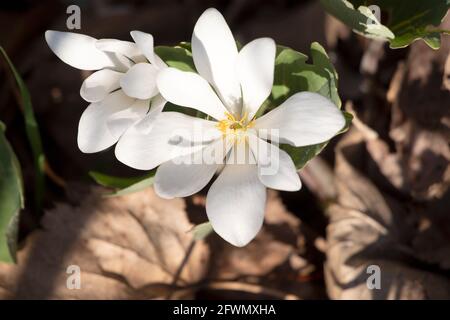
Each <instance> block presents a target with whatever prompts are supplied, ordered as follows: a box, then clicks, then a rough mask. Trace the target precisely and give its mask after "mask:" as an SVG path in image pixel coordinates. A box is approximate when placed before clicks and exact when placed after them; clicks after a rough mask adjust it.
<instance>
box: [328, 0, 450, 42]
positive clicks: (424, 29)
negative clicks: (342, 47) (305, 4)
mask: <svg viewBox="0 0 450 320" xmlns="http://www.w3.org/2000/svg"><path fill="white" fill-rule="evenodd" d="M321 3H322V5H323V6H324V8H325V9H326V10H327V11H328V12H329V13H330V14H332V15H334V16H335V17H337V18H338V19H340V20H341V21H342V22H344V23H345V24H346V25H348V26H349V27H351V28H352V29H353V30H354V31H356V32H359V33H361V34H363V35H365V36H368V37H376V38H381V39H385V40H388V41H389V42H390V46H391V48H394V49H395V48H403V47H406V46H408V45H410V44H411V43H412V42H414V41H415V40H417V39H423V40H424V41H425V42H426V43H427V44H428V45H429V46H430V47H431V48H433V49H438V48H439V47H440V44H441V40H440V37H441V34H442V33H448V30H438V29H436V27H437V26H438V25H439V24H440V23H441V22H442V20H443V18H444V17H445V15H446V13H447V10H448V9H449V8H450V0H350V1H346V0H321ZM371 5H376V6H378V7H379V8H380V9H381V18H382V21H386V22H385V24H386V25H385V26H383V25H381V24H380V23H379V22H378V21H377V20H376V19H374V16H373V14H372V12H371V10H370V9H369V8H368V7H369V6H371ZM354 8H358V10H355V9H354ZM368 18H369V20H368ZM364 19H365V20H364ZM386 29H387V30H390V33H391V34H392V35H391V36H389V33H387V32H386ZM380 31H381V32H380Z"/></svg>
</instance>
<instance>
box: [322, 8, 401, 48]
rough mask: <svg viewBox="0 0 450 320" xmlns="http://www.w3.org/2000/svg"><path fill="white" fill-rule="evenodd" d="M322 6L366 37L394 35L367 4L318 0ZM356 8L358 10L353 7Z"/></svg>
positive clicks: (380, 37)
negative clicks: (357, 4) (356, 4)
mask: <svg viewBox="0 0 450 320" xmlns="http://www.w3.org/2000/svg"><path fill="white" fill-rule="evenodd" d="M320 2H321V3H322V6H323V7H324V8H325V10H326V11H327V12H328V13H330V14H331V15H333V16H335V17H336V18H338V19H339V20H341V21H342V22H343V23H345V24H346V25H347V26H349V27H350V28H352V29H353V31H355V32H357V33H360V34H362V35H364V36H366V37H368V38H376V39H383V40H388V39H393V38H394V37H395V35H394V34H393V33H392V31H391V30H390V29H389V28H387V27H386V26H384V25H382V24H381V23H380V21H378V20H377V18H376V17H375V16H374V14H373V13H372V11H371V10H370V9H369V8H368V7H367V6H354V5H353V4H352V3H351V2H350V1H347V0H320ZM355 7H356V8H358V10H356V9H355Z"/></svg>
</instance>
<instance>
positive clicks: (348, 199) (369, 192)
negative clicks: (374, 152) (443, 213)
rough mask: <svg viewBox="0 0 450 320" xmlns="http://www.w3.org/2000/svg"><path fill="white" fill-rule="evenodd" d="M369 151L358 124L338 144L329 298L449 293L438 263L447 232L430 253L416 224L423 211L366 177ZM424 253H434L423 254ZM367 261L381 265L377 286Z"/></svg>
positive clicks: (329, 251) (330, 210)
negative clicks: (375, 286)
mask: <svg viewBox="0 0 450 320" xmlns="http://www.w3.org/2000/svg"><path fill="white" fill-rule="evenodd" d="M367 156H368V153H367V150H366V144H365V141H364V138H363V135H362V134H361V133H360V132H359V131H358V130H356V129H354V130H351V131H350V132H349V133H348V134H347V135H346V137H345V138H344V139H343V140H341V141H340V143H339V144H338V147H337V159H336V168H335V171H336V173H337V179H336V181H337V192H338V200H337V203H336V204H333V205H331V206H330V207H328V210H327V214H328V215H329V217H330V224H329V226H328V228H327V241H328V246H327V262H326V265H325V270H326V284H327V290H328V294H329V296H330V298H333V299H438V298H446V297H448V296H449V294H450V281H449V280H448V276H445V273H444V272H443V270H442V269H440V268H439V267H436V262H437V261H438V260H439V259H440V258H442V256H445V254H444V253H445V250H448V249H446V245H447V244H448V243H449V239H448V234H447V239H445V238H443V237H441V238H440V239H438V240H437V242H438V243H439V244H440V245H441V248H442V249H441V251H437V252H434V253H430V250H429V248H427V247H426V246H424V245H423V242H424V241H425V242H427V240H426V239H425V238H423V237H422V236H419V235H420V233H419V232H418V229H417V228H418V227H419V224H417V221H418V220H419V218H420V217H421V216H422V215H423V214H424V212H423V210H418V209H417V208H415V207H412V206H409V205H407V204H405V203H403V202H400V201H398V200H396V199H394V198H393V197H392V196H390V195H389V194H387V193H383V192H382V191H380V189H379V188H378V187H377V186H376V185H374V183H373V182H372V181H371V180H369V178H368V177H366V176H364V174H363V172H364V167H365V163H364V162H365V161H364V160H362V159H367ZM447 223H448V222H447ZM428 227H429V228H430V227H431V226H428ZM422 229H423V227H422ZM423 236H425V235H423ZM427 236H428V237H429V235H427ZM418 237H419V238H418ZM419 239H420V240H419ZM426 252H428V255H431V256H432V257H429V256H424V254H425V253H426ZM430 262H433V263H430ZM447 263H448V259H445V260H443V261H442V266H444V267H445V266H447ZM369 266H376V267H379V268H380V269H379V270H380V283H379V284H380V286H379V288H375V289H374V288H373V287H371V285H370V284H369V285H368V280H369V281H370V279H369V277H370V276H371V274H372V273H371V272H368V269H367V268H368V267H369ZM369 271H370V269H369ZM371 288H372V289H371Z"/></svg>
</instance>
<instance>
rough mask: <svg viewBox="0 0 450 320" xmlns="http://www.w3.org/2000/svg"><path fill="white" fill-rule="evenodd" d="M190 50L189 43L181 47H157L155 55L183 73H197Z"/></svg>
mask: <svg viewBox="0 0 450 320" xmlns="http://www.w3.org/2000/svg"><path fill="white" fill-rule="evenodd" d="M189 49H190V44H189V43H187V42H182V43H180V45H178V46H175V47H167V46H158V47H155V53H156V54H157V55H158V56H159V57H160V58H161V59H162V60H163V61H164V62H165V63H166V64H167V65H168V66H169V67H172V68H177V69H180V70H181V71H191V72H195V66H194V60H192V53H191V51H190V50H189Z"/></svg>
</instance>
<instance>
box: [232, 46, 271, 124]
mask: <svg viewBox="0 0 450 320" xmlns="http://www.w3.org/2000/svg"><path fill="white" fill-rule="evenodd" d="M275 52H276V45H275V42H274V41H273V40H272V39H270V38H260V39H256V40H253V41H252V42H250V43H248V44H247V45H245V47H243V48H242V49H241V51H240V52H239V56H238V68H237V69H238V75H239V82H240V83H241V87H242V98H243V103H244V110H243V112H247V113H248V118H249V119H251V118H253V116H254V115H255V113H256V111H258V109H259V107H260V106H261V105H262V103H263V102H264V100H266V99H267V97H268V96H269V95H270V92H271V91H272V85H273V74H274V69H275Z"/></svg>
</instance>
